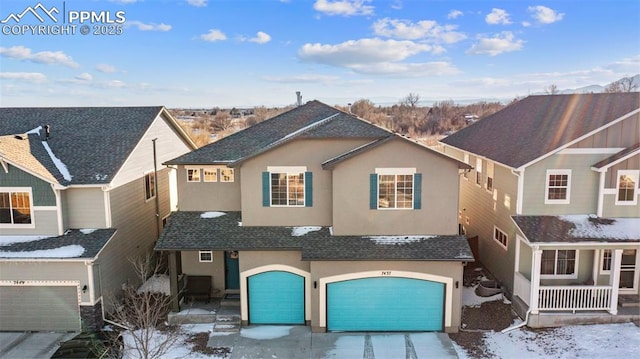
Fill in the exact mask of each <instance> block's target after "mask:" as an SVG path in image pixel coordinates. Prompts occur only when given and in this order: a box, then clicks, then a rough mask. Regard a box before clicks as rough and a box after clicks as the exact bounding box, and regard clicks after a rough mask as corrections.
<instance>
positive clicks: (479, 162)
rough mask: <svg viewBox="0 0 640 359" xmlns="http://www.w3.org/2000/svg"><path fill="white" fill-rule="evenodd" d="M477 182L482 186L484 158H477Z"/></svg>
mask: <svg viewBox="0 0 640 359" xmlns="http://www.w3.org/2000/svg"><path fill="white" fill-rule="evenodd" d="M476 184H477V185H478V186H482V159H481V158H476Z"/></svg>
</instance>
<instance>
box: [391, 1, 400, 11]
mask: <svg viewBox="0 0 640 359" xmlns="http://www.w3.org/2000/svg"><path fill="white" fill-rule="evenodd" d="M389 6H390V7H391V8H392V9H394V10H401V9H402V7H403V6H404V4H403V3H402V0H394V1H393V2H392V3H391V5H389Z"/></svg>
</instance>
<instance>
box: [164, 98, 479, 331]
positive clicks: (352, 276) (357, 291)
mask: <svg viewBox="0 0 640 359" xmlns="http://www.w3.org/2000/svg"><path fill="white" fill-rule="evenodd" d="M166 164H167V165H170V166H177V169H178V194H179V196H178V198H179V206H178V207H179V211H178V212H175V213H173V214H172V216H171V217H170V218H169V221H168V223H167V226H166V228H165V230H164V231H163V233H162V235H161V237H160V239H159V241H158V244H157V245H156V250H161V251H169V266H170V280H171V290H172V292H173V293H177V292H178V290H179V288H180V289H181V288H182V283H183V281H184V277H185V276H184V275H185V274H186V280H187V282H188V280H189V277H190V276H200V278H199V280H200V279H201V278H202V276H208V278H210V283H207V285H206V286H205V287H204V288H205V291H206V292H207V293H206V295H207V296H208V295H209V294H210V293H209V292H208V291H209V290H208V287H209V286H211V287H212V288H213V290H212V292H213V294H214V295H215V294H218V295H227V296H228V295H231V296H234V295H235V296H239V297H240V311H241V317H242V322H243V323H244V324H300V325H305V324H307V325H311V326H312V329H313V330H314V331H326V330H329V331H368V330H378V331H411V330H416V331H447V332H455V331H457V330H458V326H459V325H460V317H461V293H462V273H463V267H464V264H465V263H466V262H469V261H473V256H472V254H471V251H470V248H469V245H468V243H467V241H466V238H465V237H464V236H459V235H458V223H457V213H458V186H459V178H460V176H461V172H462V170H465V169H468V168H470V166H467V165H466V164H464V163H462V162H460V161H458V160H455V159H453V158H450V157H448V156H446V155H443V154H442V153H439V152H437V151H434V150H431V149H429V148H427V147H425V146H422V145H420V144H418V143H416V142H414V141H412V140H409V139H407V138H404V137H401V136H398V135H396V134H393V133H391V132H389V131H387V130H385V129H382V128H380V127H378V126H375V125H373V124H371V123H369V122H366V121H363V120H361V119H359V118H357V117H356V116H354V115H351V114H349V113H346V112H343V111H340V110H338V109H336V108H334V107H331V106H327V105H325V104H323V103H320V102H318V101H311V102H308V103H306V104H305V105H301V106H299V107H297V108H295V109H293V110H291V111H288V112H286V113H284V114H281V115H278V116H276V117H274V118H271V119H269V120H266V121H263V122H261V123H258V124H256V125H254V126H252V127H249V128H247V129H245V130H243V131H240V132H238V133H235V134H233V135H231V136H228V137H225V138H223V139H221V140H220V141H217V142H214V143H212V144H209V145H207V146H205V147H202V148H200V149H198V150H196V151H193V152H191V153H188V154H186V155H183V156H180V157H178V158H176V159H173V160H170V161H167V162H166ZM205 278H206V277H205ZM187 294H189V293H187ZM174 310H176V311H177V310H179V303H178V301H175V302H174Z"/></svg>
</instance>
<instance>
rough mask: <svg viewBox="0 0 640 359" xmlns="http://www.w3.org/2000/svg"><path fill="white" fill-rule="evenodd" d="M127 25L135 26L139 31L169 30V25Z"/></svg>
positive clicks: (135, 23) (137, 22)
mask: <svg viewBox="0 0 640 359" xmlns="http://www.w3.org/2000/svg"><path fill="white" fill-rule="evenodd" d="M127 25H129V26H135V27H137V28H138V30H140V31H163V32H165V31H169V30H171V25H167V24H165V23H160V24H155V23H148V24H147V23H144V22H142V21H127Z"/></svg>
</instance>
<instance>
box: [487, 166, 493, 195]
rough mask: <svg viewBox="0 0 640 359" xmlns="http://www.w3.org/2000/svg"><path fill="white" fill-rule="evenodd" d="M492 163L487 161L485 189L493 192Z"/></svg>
mask: <svg viewBox="0 0 640 359" xmlns="http://www.w3.org/2000/svg"><path fill="white" fill-rule="evenodd" d="M493 172H494V165H493V162H487V191H489V192H493V176H494V174H493Z"/></svg>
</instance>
